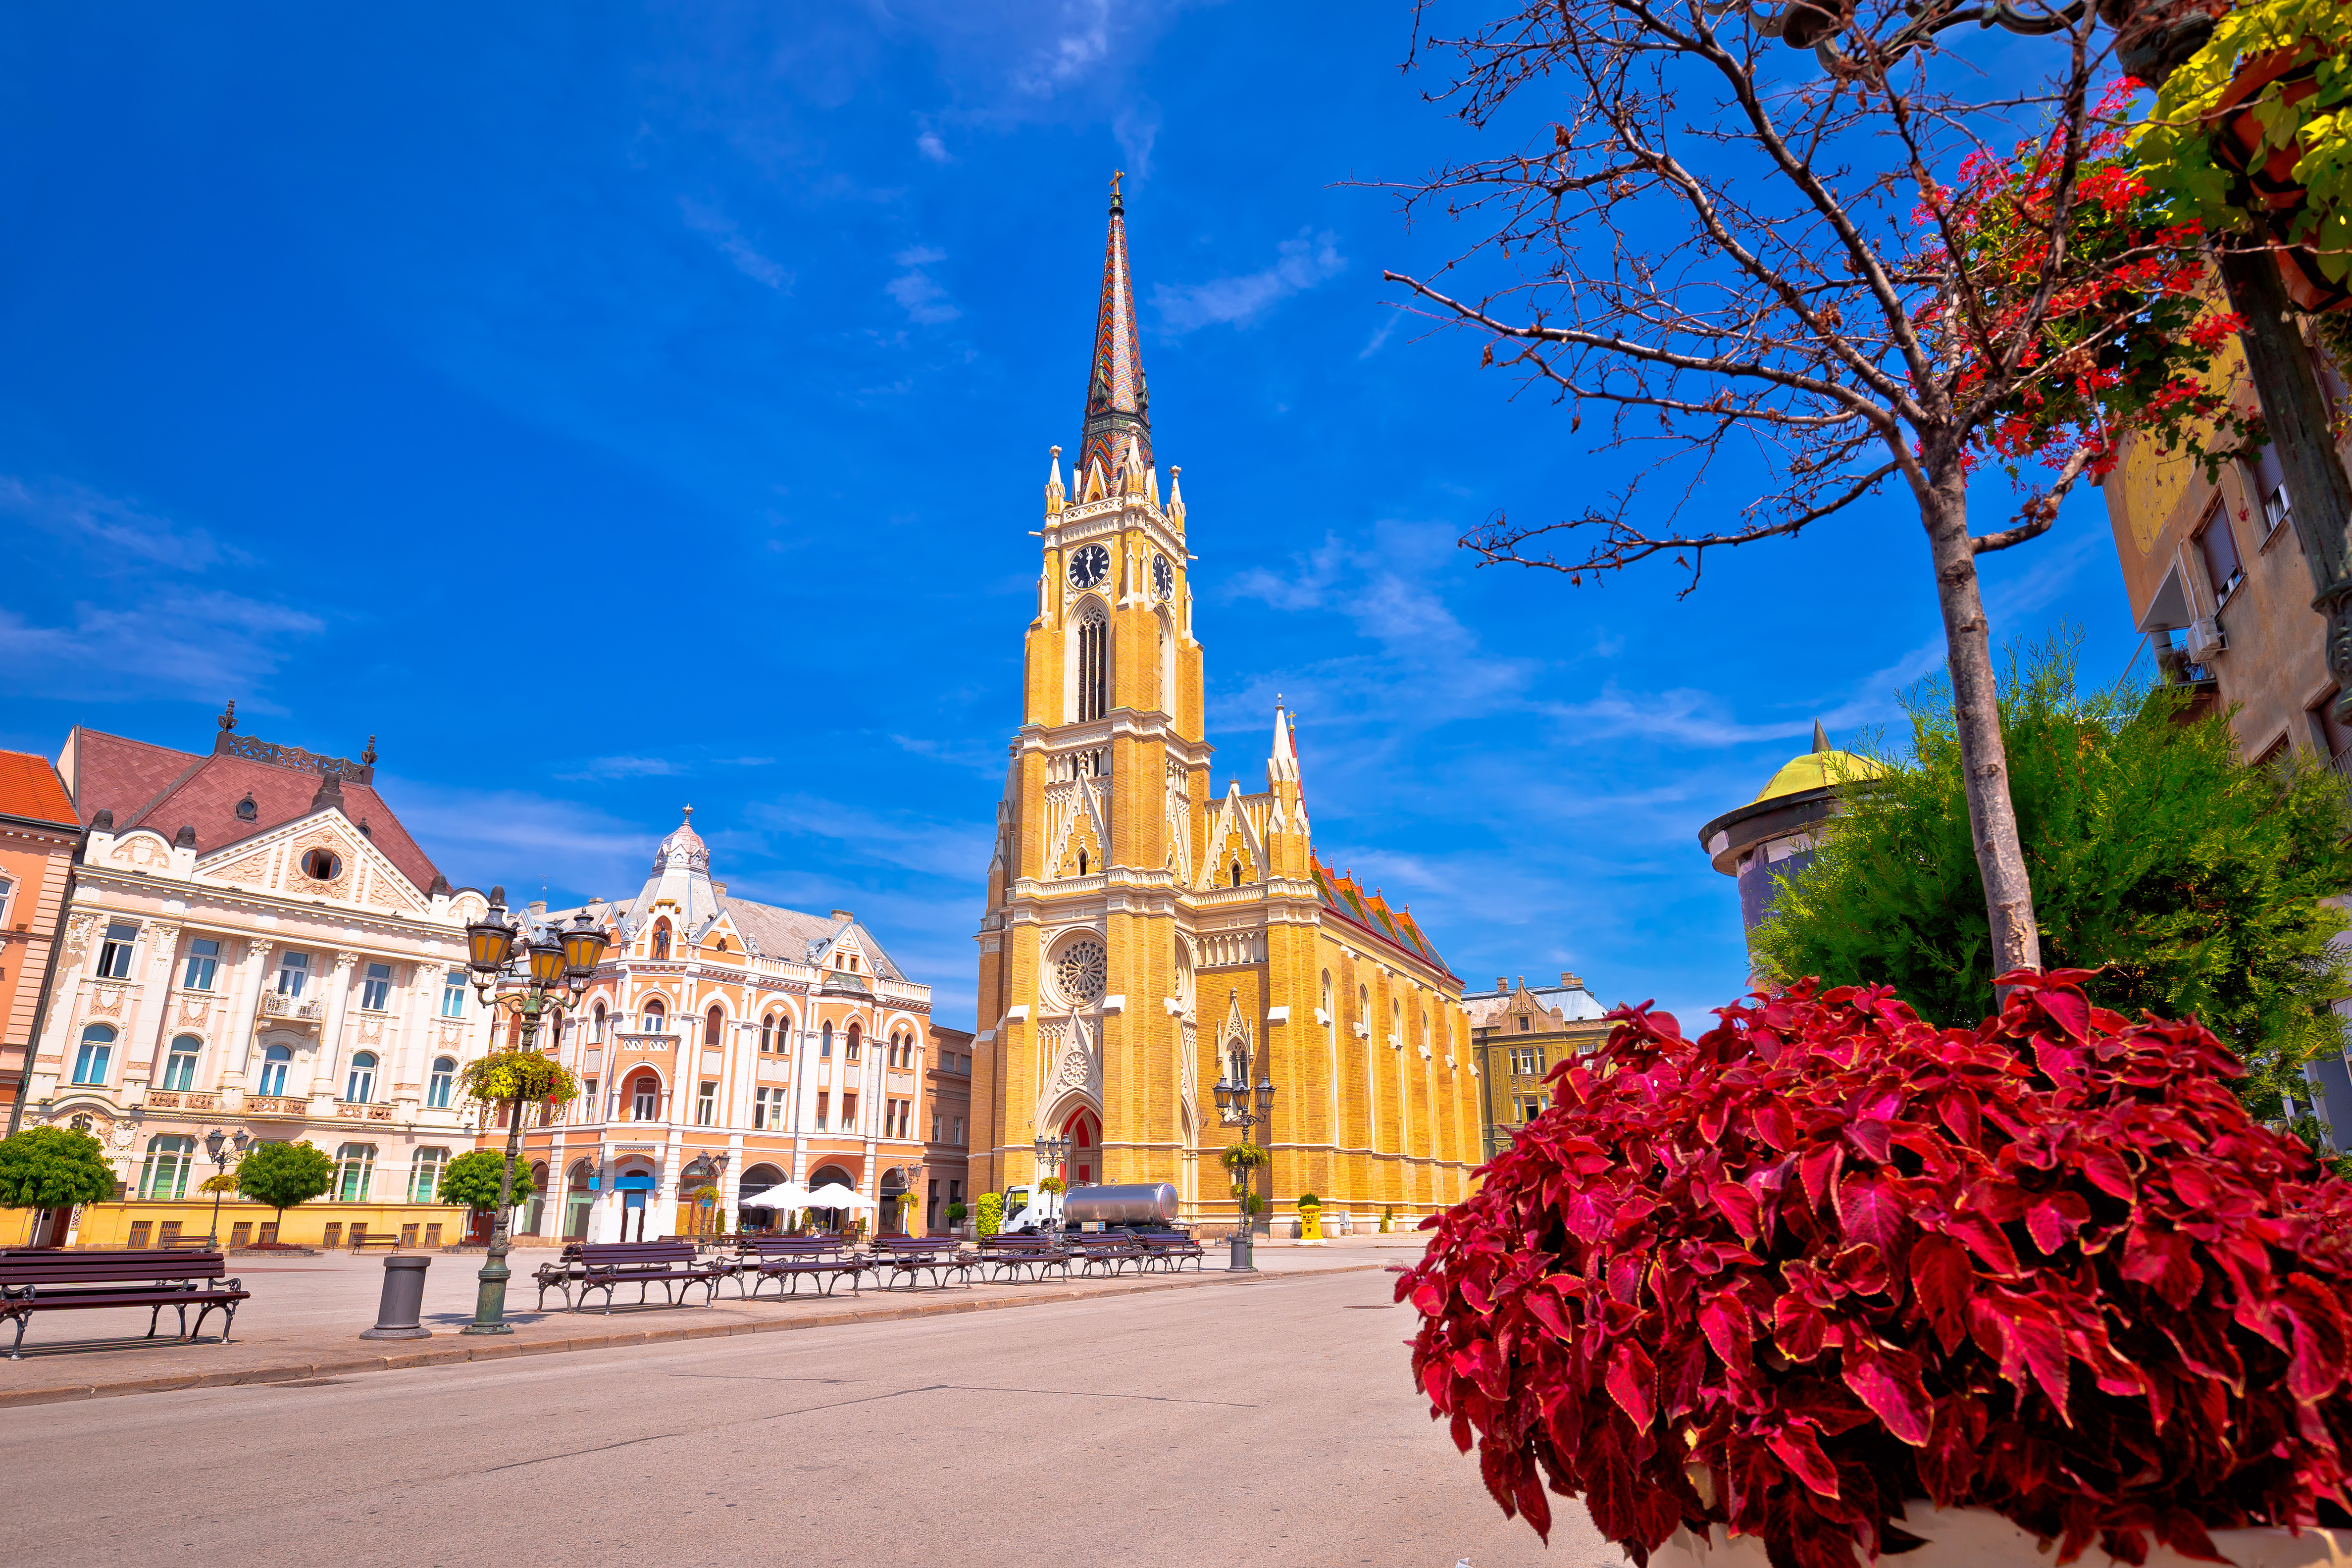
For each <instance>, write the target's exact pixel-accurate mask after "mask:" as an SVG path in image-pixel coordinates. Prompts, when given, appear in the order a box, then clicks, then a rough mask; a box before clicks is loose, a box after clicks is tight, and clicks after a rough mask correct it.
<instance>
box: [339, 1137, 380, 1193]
mask: <svg viewBox="0 0 2352 1568" xmlns="http://www.w3.org/2000/svg"><path fill="white" fill-rule="evenodd" d="M335 1176H336V1179H335V1197H336V1198H337V1199H338V1200H340V1201H341V1202H343V1203H364V1202H366V1201H367V1195H368V1186H369V1185H370V1184H371V1183H372V1182H373V1181H374V1180H375V1145H373V1144H345V1145H343V1146H342V1147H341V1148H340V1149H337V1150H336V1151H335Z"/></svg>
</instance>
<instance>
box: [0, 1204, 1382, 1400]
mask: <svg viewBox="0 0 2352 1568" xmlns="http://www.w3.org/2000/svg"><path fill="white" fill-rule="evenodd" d="M1422 1244H1423V1239H1422V1238H1420V1237H1419V1236H1415V1235H1412V1234H1402V1235H1400V1234H1391V1235H1388V1236H1380V1235H1370V1236H1357V1237H1343V1238H1339V1239H1335V1240H1333V1241H1332V1242H1330V1243H1329V1244H1328V1246H1324V1247H1301V1246H1299V1245H1298V1244H1297V1243H1296V1242H1273V1243H1269V1242H1266V1241H1263V1240H1262V1241H1260V1242H1259V1243H1258V1245H1257V1249H1256V1262H1257V1270H1258V1271H1257V1272H1255V1273H1252V1274H1229V1273H1226V1272H1225V1271H1224V1268H1223V1264H1224V1260H1225V1257H1226V1253H1225V1249H1224V1248H1223V1246H1222V1245H1211V1246H1210V1247H1209V1249H1208V1257H1207V1258H1205V1259H1204V1260H1202V1262H1203V1264H1204V1267H1203V1268H1202V1270H1201V1271H1200V1272H1197V1273H1196V1272H1194V1271H1193V1270H1191V1269H1189V1268H1188V1269H1186V1270H1184V1271H1183V1272H1182V1273H1181V1274H1176V1275H1169V1274H1161V1273H1150V1274H1141V1275H1138V1274H1135V1273H1132V1272H1129V1273H1125V1274H1121V1275H1118V1276H1117V1277H1116V1278H1111V1279H1102V1278H1096V1279H1073V1280H1070V1281H1062V1280H1058V1279H1055V1280H1048V1281H1042V1282H1036V1283H1021V1284H1005V1285H997V1284H987V1283H976V1284H973V1285H971V1286H970V1287H969V1288H967V1287H965V1286H963V1285H960V1284H950V1285H947V1286H944V1287H940V1288H936V1289H935V1288H932V1287H930V1286H922V1287H920V1288H918V1289H912V1290H909V1289H905V1288H901V1289H898V1290H891V1291H885V1290H882V1289H880V1288H879V1287H877V1286H876V1285H874V1284H871V1283H868V1284H867V1285H866V1289H865V1291H863V1293H861V1294H859V1295H851V1294H850V1293H849V1291H848V1288H847V1286H846V1285H844V1286H842V1287H841V1288H840V1290H839V1291H838V1292H837V1293H836V1294H835V1295H833V1296H830V1297H819V1296H814V1295H811V1294H808V1293H807V1291H806V1290H805V1288H803V1293H802V1294H801V1295H800V1296H799V1297H798V1298H796V1299H794V1298H787V1299H785V1300H782V1301H779V1300H777V1299H776V1298H775V1297H773V1296H772V1295H770V1296H765V1297H762V1298H761V1299H760V1300H757V1301H738V1300H736V1299H735V1298H734V1296H733V1293H732V1292H733V1286H732V1285H731V1284H725V1283H722V1284H721V1286H720V1290H721V1291H722V1292H725V1293H723V1294H721V1295H720V1297H719V1303H718V1305H716V1306H714V1307H704V1306H702V1305H700V1304H699V1302H700V1300H701V1297H700V1295H699V1293H698V1292H697V1293H696V1294H693V1295H691V1296H689V1297H688V1300H691V1301H695V1302H696V1303H697V1304H695V1305H692V1306H681V1307H665V1306H663V1305H662V1304H661V1289H660V1287H659V1286H656V1287H654V1288H653V1290H652V1291H650V1292H649V1293H650V1294H651V1295H652V1297H653V1303H654V1304H652V1305H650V1306H646V1307H636V1306H634V1305H630V1304H625V1303H627V1302H628V1299H629V1297H630V1296H631V1294H632V1292H630V1291H626V1290H623V1291H618V1292H616V1295H617V1297H618V1298H619V1301H620V1302H621V1303H623V1304H616V1305H615V1306H614V1309H613V1312H612V1314H611V1315H610V1316H609V1317H608V1316H606V1315H605V1314H604V1312H602V1311H601V1310H596V1311H589V1312H576V1313H575V1312H564V1311H562V1307H561V1305H560V1302H561V1300H562V1298H561V1297H560V1296H557V1295H555V1294H553V1293H551V1294H550V1296H549V1298H548V1299H549V1302H550V1307H551V1310H550V1311H548V1312H537V1311H534V1310H533V1303H534V1302H535V1301H536V1300H537V1298H538V1294H539V1291H538V1288H537V1287H536V1286H535V1285H533V1284H532V1283H531V1282H530V1276H531V1273H532V1271H533V1270H536V1269H537V1268H538V1266H539V1265H540V1264H541V1262H543V1261H549V1260H551V1258H552V1253H547V1254H545V1255H535V1253H534V1252H532V1251H519V1252H516V1253H514V1254H513V1255H512V1256H511V1258H510V1259H509V1267H510V1268H512V1269H513V1270H514V1278H513V1279H511V1280H510V1281H508V1283H507V1312H506V1321H507V1322H509V1323H510V1324H512V1325H513V1326H514V1333H510V1334H499V1335H488V1334H485V1335H471V1334H461V1333H458V1332H457V1331H458V1330H459V1329H461V1328H463V1327H464V1326H465V1325H466V1324H467V1323H468V1322H472V1321H473V1316H474V1292H475V1285H476V1281H475V1275H476V1273H477V1272H478V1270H480V1268H481V1266H482V1265H481V1256H482V1255H481V1254H480V1253H478V1252H476V1253H458V1254H449V1253H435V1254H432V1255H431V1256H432V1258H433V1266H432V1268H431V1269H430V1270H428V1271H427V1273H426V1276H425V1307H424V1312H423V1314H422V1322H423V1323H424V1326H425V1327H426V1328H428V1329H431V1330H432V1331H433V1337H432V1338H431V1339H420V1340H389V1341H379V1340H363V1339H362V1338H360V1337H359V1336H360V1333H361V1332H362V1331H363V1330H365V1329H367V1328H369V1327H371V1326H373V1323H374V1322H375V1308H376V1301H377V1297H378V1295H379V1292H380V1291H381V1290H382V1287H383V1259H382V1257H381V1256H377V1257H361V1258H354V1257H352V1256H351V1255H350V1254H349V1253H341V1252H334V1253H323V1254H320V1255H318V1256H314V1257H307V1258H305V1257H293V1258H287V1259H285V1260H278V1259H276V1258H248V1257H244V1256H239V1257H236V1258H233V1259H231V1260H229V1262H230V1271H231V1273H232V1274H234V1275H235V1276H236V1277H237V1278H238V1279H241V1280H242V1281H244V1287H243V1288H244V1289H246V1290H247V1291H252V1292H253V1299H252V1300H251V1301H247V1302H245V1303H244V1304H243V1305H242V1306H241V1307H240V1308H239V1309H238V1312H237V1316H236V1331H235V1337H234V1338H233V1339H232V1340H231V1342H230V1343H227V1344H223V1343H220V1335H219V1333H218V1327H219V1323H220V1317H219V1314H217V1313H215V1314H214V1316H213V1319H212V1321H211V1322H209V1323H208V1324H207V1325H206V1333H205V1337H204V1338H202V1339H200V1340H198V1341H197V1342H196V1343H194V1344H183V1343H180V1342H178V1341H176V1340H166V1339H163V1338H161V1337H159V1338H157V1339H153V1340H147V1339H142V1338H140V1337H137V1336H140V1335H143V1334H144V1333H146V1332H147V1316H148V1314H147V1310H146V1309H145V1308H143V1307H142V1308H137V1309H132V1310H126V1311H122V1312H65V1313H55V1314H36V1315H35V1316H34V1319H33V1326H32V1327H31V1328H30V1329H28V1330H27V1331H26V1336H25V1346H24V1359H23V1360H21V1361H7V1360H0V1407H5V1406H16V1405H48V1404H55V1403H58V1402H59V1401H63V1400H71V1399H89V1398H96V1397H100V1396H108V1395H117V1394H152V1393H161V1392H163V1391H166V1390H169V1389H173V1388H200V1387H211V1386H215V1385H222V1384H233V1383H287V1382H292V1381H295V1380H298V1379H302V1378H311V1377H329V1376H336V1377H340V1376H343V1375H349V1374H352V1373H358V1372H382V1371H388V1370H391V1369H393V1368H396V1367H406V1366H435V1365H441V1364H446V1363H450V1362H460V1361H487V1360H491V1359H493V1358H496V1357H501V1356H510V1355H536V1354H555V1353H559V1352H564V1351H578V1350H609V1349H618V1348H620V1347H623V1346H625V1345H635V1344H650V1343H661V1342H664V1341H669V1340H688V1339H717V1338H722V1337H725V1336H727V1335H730V1334H739V1333H775V1332H779V1331H782V1330H787V1329H809V1328H824V1327H827V1326H830V1325H834V1324H838V1323H853V1322H886V1321H888V1320H891V1319H896V1318H915V1317H928V1316H930V1315H933V1314H935V1313H940V1312H991V1311H996V1310H999V1309H1004V1308H1013V1307H1024V1306H1031V1305H1034V1304H1036V1303H1039V1302H1044V1301H1080V1300H1084V1299H1086V1298H1087V1297H1090V1296H1120V1295H1136V1294H1141V1293H1145V1292H1150V1291H1171V1290H1192V1289H1196V1288H1202V1287H1207V1286H1247V1285H1250V1284H1254V1283H1256V1282H1259V1281H1264V1280H1268V1279H1279V1278H1281V1277H1283V1276H1285V1275H1295V1274H1331V1273H1347V1272H1354V1271H1359V1270H1377V1269H1382V1268H1387V1267H1390V1266H1391V1265H1395V1266H1402V1265H1404V1264H1408V1263H1411V1262H1412V1260H1414V1259H1416V1258H1418V1257H1419V1256H1420V1254H1421V1249H1422ZM412 1256H414V1254H412ZM866 1278H867V1280H868V1281H871V1279H872V1276H871V1275H868V1276H866ZM774 1288H775V1287H774V1286H773V1285H771V1286H770V1287H769V1289H770V1290H771V1291H772V1290H773V1289H774ZM172 1326H173V1324H172V1320H171V1319H169V1318H166V1319H164V1320H163V1324H162V1330H161V1332H162V1333H165V1334H168V1333H171V1331H172ZM0 1333H5V1334H6V1335H8V1336H10V1337H12V1338H13V1337H14V1335H15V1333H16V1328H15V1325H14V1324H13V1323H9V1324H0ZM0 1343H7V1341H6V1340H5V1339H0Z"/></svg>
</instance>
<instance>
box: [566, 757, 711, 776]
mask: <svg viewBox="0 0 2352 1568" xmlns="http://www.w3.org/2000/svg"><path fill="white" fill-rule="evenodd" d="M689 771H691V769H689V768H688V767H687V766H686V765H685V764H684V763H682V762H673V761H671V760H670V759H669V758H666V757H592V758H589V759H588V760H587V761H586V762H585V763H583V764H582V765H581V767H580V768H579V769H578V770H577V771H576V772H572V773H559V774H557V775H556V777H557V778H558V779H656V778H668V777H673V776H675V775H677V774H680V773H686V772H689Z"/></svg>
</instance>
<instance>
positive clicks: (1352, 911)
mask: <svg viewBox="0 0 2352 1568" xmlns="http://www.w3.org/2000/svg"><path fill="white" fill-rule="evenodd" d="M1314 867H1315V890H1316V892H1318V893H1319V894H1322V895H1323V908H1324V910H1325V912H1326V913H1328V914H1332V915H1339V917H1340V918H1341V919H1343V920H1346V921H1347V922H1348V923H1349V924H1350V925H1357V926H1360V927H1361V928H1363V929H1364V930H1366V931H1369V932H1370V933H1371V934H1372V935H1373V936H1378V937H1380V938H1381V939H1382V940H1384V941H1386V942H1388V943H1390V944H1391V946H1395V947H1397V948H1399V949H1401V950H1402V951H1403V952H1406V953H1409V954H1411V955H1412V956H1414V957H1417V958H1424V959H1427V960H1428V961H1429V962H1430V963H1432V964H1434V965H1436V966H1437V967H1439V968H1441V969H1444V970H1445V971H1446V972H1447V973H1448V974H1451V973H1453V970H1452V969H1451V968H1450V967H1448V966H1447V964H1446V962H1445V960H1444V958H1443V957H1441V956H1438V952H1437V949H1436V948H1435V947H1434V946H1432V945H1431V944H1430V940H1429V938H1428V937H1427V936H1424V935H1423V933H1422V929H1421V927H1420V926H1419V925H1415V924H1414V923H1413V918H1412V912H1411V911H1409V910H1405V909H1400V908H1391V906H1390V904H1389V902H1388V900H1386V899H1384V898H1382V897H1381V895H1380V894H1378V893H1367V892H1365V891H1364V885H1363V883H1360V882H1358V881H1357V880H1356V879H1355V877H1354V876H1353V875H1352V874H1350V873H1347V872H1343V871H1340V870H1339V869H1337V868H1336V867H1332V866H1328V865H1326V864H1325V863H1323V862H1321V861H1317V862H1314Z"/></svg>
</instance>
